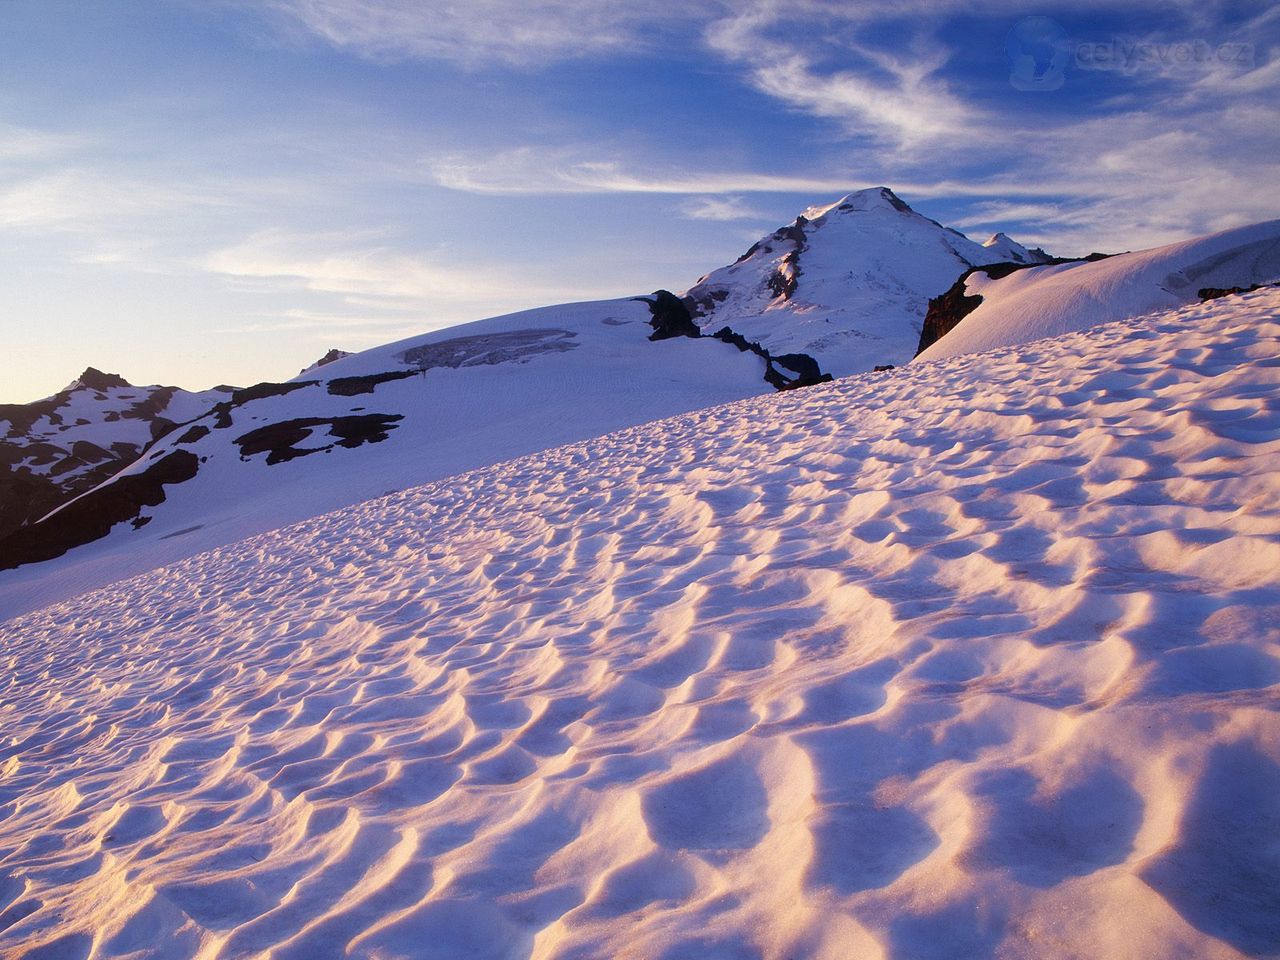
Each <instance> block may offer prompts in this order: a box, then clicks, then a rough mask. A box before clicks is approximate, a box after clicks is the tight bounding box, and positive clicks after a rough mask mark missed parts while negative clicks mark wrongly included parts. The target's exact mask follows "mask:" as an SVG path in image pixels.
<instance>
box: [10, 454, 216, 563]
mask: <svg viewBox="0 0 1280 960" xmlns="http://www.w3.org/2000/svg"><path fill="white" fill-rule="evenodd" d="M199 467H200V463H199V460H198V459H197V458H196V456H195V454H193V453H191V452H189V451H187V450H178V451H175V452H173V453H170V454H168V455H167V456H165V457H162V458H161V459H159V460H157V461H155V462H154V463H152V464H150V465H149V466H148V467H147V468H146V469H145V470H143V471H142V472H140V473H133V474H126V475H124V476H120V477H117V478H116V479H115V480H114V481H112V482H111V483H107V484H103V485H101V486H98V487H96V488H94V489H93V490H90V491H89V492H88V493H87V494H85V495H84V496H82V497H80V498H79V499H78V500H73V501H72V502H71V503H68V504H66V505H65V506H63V507H62V509H60V510H58V511H57V512H56V513H53V514H50V515H49V516H47V517H45V518H44V519H43V520H41V521H39V522H38V523H34V524H31V525H29V526H24V527H22V528H20V529H18V530H15V531H14V532H13V533H10V534H9V535H8V536H7V537H5V538H4V539H3V540H0V570H12V569H14V568H15V567H19V566H22V565H23V564H27V563H39V562H42V561H44V560H52V559H53V558H54V557H60V556H62V555H63V554H64V553H66V552H67V551H68V550H70V549H71V548H73V547H78V546H81V545H82V544H86V543H92V542H93V541H95V540H101V539H102V538H103V537H105V536H106V535H107V534H108V533H110V532H111V528H112V527H114V526H115V525H116V524H117V523H124V522H126V521H131V520H136V519H138V518H139V517H138V515H139V513H140V512H141V511H142V508H143V507H154V506H156V505H158V504H161V503H163V502H164V499H165V493H164V488H165V486H167V485H172V484H176V483H184V482H186V481H187V480H190V479H191V478H192V477H194V476H195V475H196V472H197V471H198V470H199Z"/></svg>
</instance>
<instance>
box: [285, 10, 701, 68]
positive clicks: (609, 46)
mask: <svg viewBox="0 0 1280 960" xmlns="http://www.w3.org/2000/svg"><path fill="white" fill-rule="evenodd" d="M270 7H271V9H273V10H275V11H276V12H277V13H278V14H279V15H281V16H282V17H284V18H286V21H287V22H290V23H293V24H295V25H297V26H300V27H302V28H304V29H305V30H307V31H309V32H310V33H311V34H313V35H315V36H317V37H320V38H322V39H323V40H325V41H327V42H328V43H330V44H332V45H333V46H335V47H338V48H341V49H346V50H351V51H352V52H354V53H356V54H358V55H360V56H363V57H368V58H371V59H378V60H397V59H404V58H421V59H433V60H449V61H456V62H461V63H463V64H467V65H475V66H485V65H491V64H492V63H494V62H495V61H496V62H503V63H507V64H512V65H519V66H525V65H533V64H539V63H544V62H547V61H549V60H558V59H570V58H576V57H582V56H590V55H597V54H600V53H603V52H608V51H613V50H619V49H624V48H625V49H632V50H634V49H635V48H636V47H637V46H640V45H643V44H644V43H645V42H646V40H647V39H649V38H651V37H652V36H653V35H654V34H655V33H656V32H658V31H659V30H668V31H669V30H674V29H680V28H681V27H682V26H683V25H687V24H688V23H690V22H696V21H697V20H698V19H699V18H700V17H703V16H706V15H707V14H708V13H709V12H710V11H711V10H713V9H714V6H713V4H712V3H711V2H709V0H679V2H676V0H649V2H647V3H645V4H636V3H632V2H629V0H522V2H520V3H511V2H509V0H469V2H467V3H458V4H439V3H422V2H420V0H271V3H270Z"/></svg>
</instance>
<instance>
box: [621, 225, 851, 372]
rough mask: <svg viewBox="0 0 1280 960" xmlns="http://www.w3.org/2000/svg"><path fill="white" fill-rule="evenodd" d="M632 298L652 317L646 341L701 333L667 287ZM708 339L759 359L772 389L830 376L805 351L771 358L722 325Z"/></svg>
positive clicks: (686, 308)
mask: <svg viewBox="0 0 1280 960" xmlns="http://www.w3.org/2000/svg"><path fill="white" fill-rule="evenodd" d="M780 232H781V231H780ZM636 299H637V300H640V301H642V302H644V303H647V304H648V305H649V312H650V313H651V314H652V317H653V318H652V319H651V320H650V321H649V324H650V326H652V327H653V333H652V334H650V335H649V339H650V340H669V339H671V338H673V337H688V338H690V339H692V340H697V339H699V338H701V337H703V336H705V334H703V332H702V330H701V329H700V328H699V327H698V325H697V324H696V323H694V322H693V313H692V311H691V309H690V301H689V300H688V299H683V300H682V299H681V298H680V297H677V296H676V295H675V294H674V293H671V292H670V291H669V290H659V291H657V292H656V293H654V295H653V296H652V297H636ZM709 339H712V340H719V341H720V342H721V343H727V344H730V345H731V346H734V347H737V348H738V349H739V350H741V351H743V352H744V353H754V354H755V355H756V356H757V357H759V358H760V359H762V360H763V361H764V379H765V382H766V383H768V384H770V385H771V386H772V387H773V388H774V389H776V390H790V389H793V388H794V387H807V386H810V385H811V384H815V383H826V382H827V381H828V380H830V379H831V374H829V373H823V372H822V370H821V369H820V368H819V367H818V361H816V360H814V359H813V357H811V356H809V355H808V354H805V353H786V354H782V355H781V356H777V357H775V356H773V355H772V354H771V353H769V351H768V350H766V349H765V348H764V347H762V346H761V345H760V344H758V343H756V342H755V341H754V340H748V339H747V338H746V337H744V336H742V334H740V333H736V332H735V331H733V330H731V329H730V328H729V327H722V328H721V329H719V330H717V331H716V332H715V333H713V334H711V335H710V337H709ZM779 367H781V368H783V369H779ZM784 371H787V372H784Z"/></svg>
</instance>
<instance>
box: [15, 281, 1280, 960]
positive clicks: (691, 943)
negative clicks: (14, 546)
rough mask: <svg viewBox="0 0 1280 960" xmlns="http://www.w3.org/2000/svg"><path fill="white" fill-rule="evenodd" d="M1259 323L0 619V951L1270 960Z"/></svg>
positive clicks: (768, 411)
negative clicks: (1265, 958)
mask: <svg viewBox="0 0 1280 960" xmlns="http://www.w3.org/2000/svg"><path fill="white" fill-rule="evenodd" d="M1278 316H1280V292H1277V291H1274V290H1272V291H1260V292H1258V293H1255V294H1250V295H1246V296H1243V297H1236V298H1229V299H1226V300H1219V301H1214V302H1212V303H1209V304H1204V305H1197V306H1194V307H1188V308H1185V309H1182V310H1179V311H1176V312H1171V313H1168V314H1163V315H1158V316H1153V317H1146V318H1141V319H1138V320H1133V321H1126V322H1123V323H1117V324H1112V325H1109V326H1106V327H1100V328H1097V329H1095V330H1091V331H1088V332H1085V333H1077V334H1072V335H1069V336H1065V337H1062V338H1059V339H1057V340H1052V341H1042V342H1038V343H1032V344H1025V345H1023V346H1020V347H1016V348H1012V349H1008V350H1004V351H1001V352H997V353H991V354H982V355H971V356H965V357H960V358H956V359H952V360H948V361H943V362H940V363H936V364H920V363H917V364H913V365H912V366H911V367H910V368H908V369H905V370H898V371H894V372H892V373H890V374H884V375H867V376H863V377H857V378H850V379H847V380H843V381H838V382H836V383H833V384H829V385H826V386H822V387H815V388H808V389H805V390H801V391H796V392H793V393H788V394H779V395H772V396H764V397H759V398H754V399H750V400H746V401H741V402H737V403H733V404H729V405H726V406H721V407H715V408H711V409H707V410H701V411H698V412H694V413H690V414H685V415H682V416H678V417H675V418H672V419H668V420H664V421H659V422H656V423H652V424H647V425H644V426H641V427H636V428H632V429H628V430H625V431H621V432H618V433H614V434H611V435H608V436H605V437H602V438H599V439H597V440H592V441H587V442H583V443H577V444H573V445H570V446H566V447H561V448H558V449H555V450H551V451H547V452H545V453H540V454H534V455H532V456H527V457H524V458H521V459H519V460H514V461H510V462H507V463H503V464H499V465H496V466H492V467H488V468H485V469H483V470H479V471H476V472H472V473H469V474H466V475H463V476H461V477H454V478H451V479H448V480H443V481H439V482H436V483H432V484H429V485H427V486H423V487H417V488H414V489H412V490H408V491H405V492H402V493H399V494H395V495H393V496H390V497H387V498H383V499H380V500H375V501H370V502H367V503H364V504H360V505H357V506H353V507H349V508H346V509H343V510H340V511H338V512H336V513H331V514H328V515H326V516H323V517H319V518H317V519H314V520H309V521H306V522H303V523H300V524H297V525H295V526H292V527H288V528H285V529H283V530H279V531H276V532H273V533H269V534H265V535H262V536H259V537H256V538H254V539H251V540H247V541H244V542H242V543H238V544H235V545H233V546H230V547H223V548H220V549H218V550H214V551H212V552H209V553H206V554H203V555H200V556H197V557H193V558H191V559H189V560H186V561H184V562H182V563H178V564H175V565H172V566H169V567H166V568H163V569H160V570H157V571H154V572H151V573H149V574H146V575H144V576H142V577H139V578H136V579H133V580H131V581H125V582H121V583H117V584H115V585H113V586H111V587H108V588H106V589H103V590H100V591H98V592H96V593H93V594H88V595H85V596H83V597H80V598H78V599H75V600H71V601H68V602H65V603H61V604H58V605H55V606H51V607H47V608H45V609H43V610H40V611H38V612H35V613H32V614H29V615H27V616H24V617H21V618H18V619H14V620H11V621H8V622H5V623H3V624H0V665H2V666H3V671H0V691H2V696H0V730H3V732H4V740H3V741H0V927H3V928H4V929H3V930H0V953H4V954H5V955H13V956H27V957H31V958H49V957H55V956H56V957H88V956H95V957H141V956H146V957H205V958H210V957H244V956H270V957H272V958H276V960H281V958H320V957H339V956H351V957H370V958H374V957H376V958H391V957H415V958H422V957H459V958H461V957H466V958H482V957H504V958H505V957H512V958H514V957H521V958H523V957H536V958H560V960H567V958H593V957H635V958H660V960H681V958H689V960H692V958H699V960H708V958H726V960H727V958H741V957H760V958H784V957H815V958H833V960H834V958H842V960H843V958H849V957H867V958H877V957H895V958H910V960H928V958H933V957H937V958H943V957H946V958H953V957H966V958H984V957H997V956H998V957H1001V958H1007V957H1027V958H1031V957H1036V958H1044V957H1063V958H1066V957H1079V956H1089V957H1108V958H1135V960H1137V958H1149V957H1155V956H1159V957H1170V958H1173V957H1187V958H1190V957H1197V958H1234V957H1240V956H1257V955H1266V954H1271V953H1275V952H1277V951H1280V848H1277V846H1276V841H1275V838H1276V836H1277V835H1280V830H1278V828H1280V719H1278V717H1277V711H1276V707H1277V699H1278V698H1277V691H1278V690H1280V688H1278V687H1277V686H1276V685H1277V683H1278V682H1280V584H1278V583H1277V570H1280V470H1277V467H1278V466H1280V355H1278V353H1280V352H1278V351H1277V349H1276V347H1277V342H1278V339H1280V320H1278V319H1277V317H1278Z"/></svg>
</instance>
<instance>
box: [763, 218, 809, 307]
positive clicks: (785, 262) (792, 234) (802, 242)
mask: <svg viewBox="0 0 1280 960" xmlns="http://www.w3.org/2000/svg"><path fill="white" fill-rule="evenodd" d="M808 222H809V221H808V220H806V219H805V218H804V217H796V222H795V223H793V224H791V225H790V226H788V227H783V228H782V229H780V230H777V231H775V232H774V234H773V238H774V239H775V240H779V241H783V240H789V241H791V242H792V243H794V244H795V246H794V247H792V248H791V250H789V251H788V252H787V254H786V256H784V257H783V258H782V263H781V264H779V265H778V268H777V269H776V270H774V271H773V273H771V274H770V275H769V277H768V279H766V280H765V284H766V285H767V286H768V288H769V289H770V290H771V291H772V292H773V295H774V296H775V297H780V298H782V299H783V300H790V299H791V298H792V297H793V296H794V295H795V292H796V285H797V284H798V283H799V282H800V254H802V253H804V251H805V249H806V248H807V247H808V245H809V239H808V237H806V236H805V233H804V227H805V225H806V224H807V223H808Z"/></svg>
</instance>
